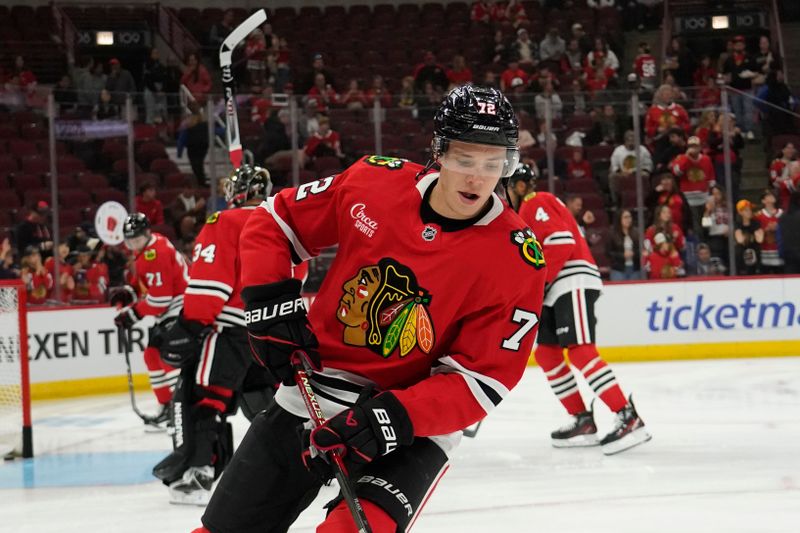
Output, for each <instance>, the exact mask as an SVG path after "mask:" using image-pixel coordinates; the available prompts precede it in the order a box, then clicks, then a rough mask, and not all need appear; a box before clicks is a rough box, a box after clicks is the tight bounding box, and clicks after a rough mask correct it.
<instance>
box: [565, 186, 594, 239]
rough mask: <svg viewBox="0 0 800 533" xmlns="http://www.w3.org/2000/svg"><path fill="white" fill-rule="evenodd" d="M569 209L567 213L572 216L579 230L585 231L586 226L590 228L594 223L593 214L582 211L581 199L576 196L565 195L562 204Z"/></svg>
mask: <svg viewBox="0 0 800 533" xmlns="http://www.w3.org/2000/svg"><path fill="white" fill-rule="evenodd" d="M564 204H565V205H566V206H567V209H569V212H570V213H572V216H573V217H575V221H576V222H577V223H578V226H580V228H581V230H583V231H585V229H586V226H591V225H592V224H594V222H595V220H596V219H595V216H594V213H592V212H591V211H589V210H588V209H587V210H586V211H584V210H583V198H582V197H581V196H580V195H577V194H570V195H567V199H566V201H565V202H564Z"/></svg>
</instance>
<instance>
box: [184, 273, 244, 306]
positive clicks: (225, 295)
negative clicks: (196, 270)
mask: <svg viewBox="0 0 800 533" xmlns="http://www.w3.org/2000/svg"><path fill="white" fill-rule="evenodd" d="M186 294H194V295H197V296H214V297H216V298H219V299H221V300H222V301H224V302H227V301H228V300H229V299H230V297H231V294H233V287H231V286H230V285H228V284H227V283H222V282H221V281H215V280H210V279H191V280H190V281H189V286H188V287H186Z"/></svg>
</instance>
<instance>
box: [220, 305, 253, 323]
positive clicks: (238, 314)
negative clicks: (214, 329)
mask: <svg viewBox="0 0 800 533" xmlns="http://www.w3.org/2000/svg"><path fill="white" fill-rule="evenodd" d="M214 325H216V326H220V327H223V328H228V327H234V328H243V327H246V326H247V324H246V323H245V321H244V310H243V309H239V308H238V307H231V306H229V305H225V306H223V307H222V311H220V312H219V314H218V315H217V318H216V319H214Z"/></svg>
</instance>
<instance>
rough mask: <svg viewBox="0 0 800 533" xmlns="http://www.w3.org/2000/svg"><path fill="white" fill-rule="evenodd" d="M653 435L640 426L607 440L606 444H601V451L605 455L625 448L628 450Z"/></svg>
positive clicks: (622, 450)
mask: <svg viewBox="0 0 800 533" xmlns="http://www.w3.org/2000/svg"><path fill="white" fill-rule="evenodd" d="M652 438H653V436H652V435H651V434H650V433H649V432H648V431H647V428H645V427H640V428H639V429H636V430H634V431H632V432H630V433H628V434H627V435H625V436H624V437H622V438H621V439H619V440H617V441H614V442H609V443H608V444H606V445H604V446H603V453H604V454H605V455H614V454H617V453H620V452H624V451H625V450H629V449H631V448H633V447H634V446H638V445H640V444H644V443H645V442H647V441H649V440H650V439H652Z"/></svg>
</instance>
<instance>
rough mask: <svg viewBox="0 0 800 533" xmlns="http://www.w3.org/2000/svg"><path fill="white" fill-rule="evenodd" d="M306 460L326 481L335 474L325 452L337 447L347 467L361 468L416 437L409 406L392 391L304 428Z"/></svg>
mask: <svg viewBox="0 0 800 533" xmlns="http://www.w3.org/2000/svg"><path fill="white" fill-rule="evenodd" d="M303 440H304V445H305V446H306V447H305V449H304V450H303V463H304V464H305V465H306V468H308V469H309V470H310V471H311V472H312V473H313V474H315V475H316V476H317V477H319V478H320V479H321V480H323V481H327V480H329V479H331V478H332V477H333V472H332V468H331V465H330V463H329V461H328V458H327V456H326V455H325V454H327V453H328V452H331V451H338V452H339V453H341V454H342V456H343V458H344V462H345V466H346V467H347V469H348V471H351V470H352V469H360V468H362V467H363V466H364V465H366V464H368V463H370V462H372V461H373V460H375V459H376V458H378V457H380V456H382V455H386V454H388V453H391V452H393V451H394V450H396V449H397V448H398V446H408V445H410V444H411V443H412V442H413V441H414V428H413V426H412V424H411V419H410V418H409V417H408V413H407V412H406V408H405V407H403V404H401V403H400V400H398V399H397V397H396V396H395V395H394V394H392V393H391V392H383V393H380V394H378V395H377V396H375V397H374V398H370V399H367V400H366V401H362V400H361V398H359V401H358V402H356V404H355V405H354V406H353V407H352V408H350V409H345V410H344V411H342V412H341V413H339V414H338V415H336V416H334V417H333V418H331V419H330V420H328V421H327V422H325V423H324V424H323V425H321V426H320V427H318V428H315V429H314V430H312V431H306V432H305V438H304V439H303Z"/></svg>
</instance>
